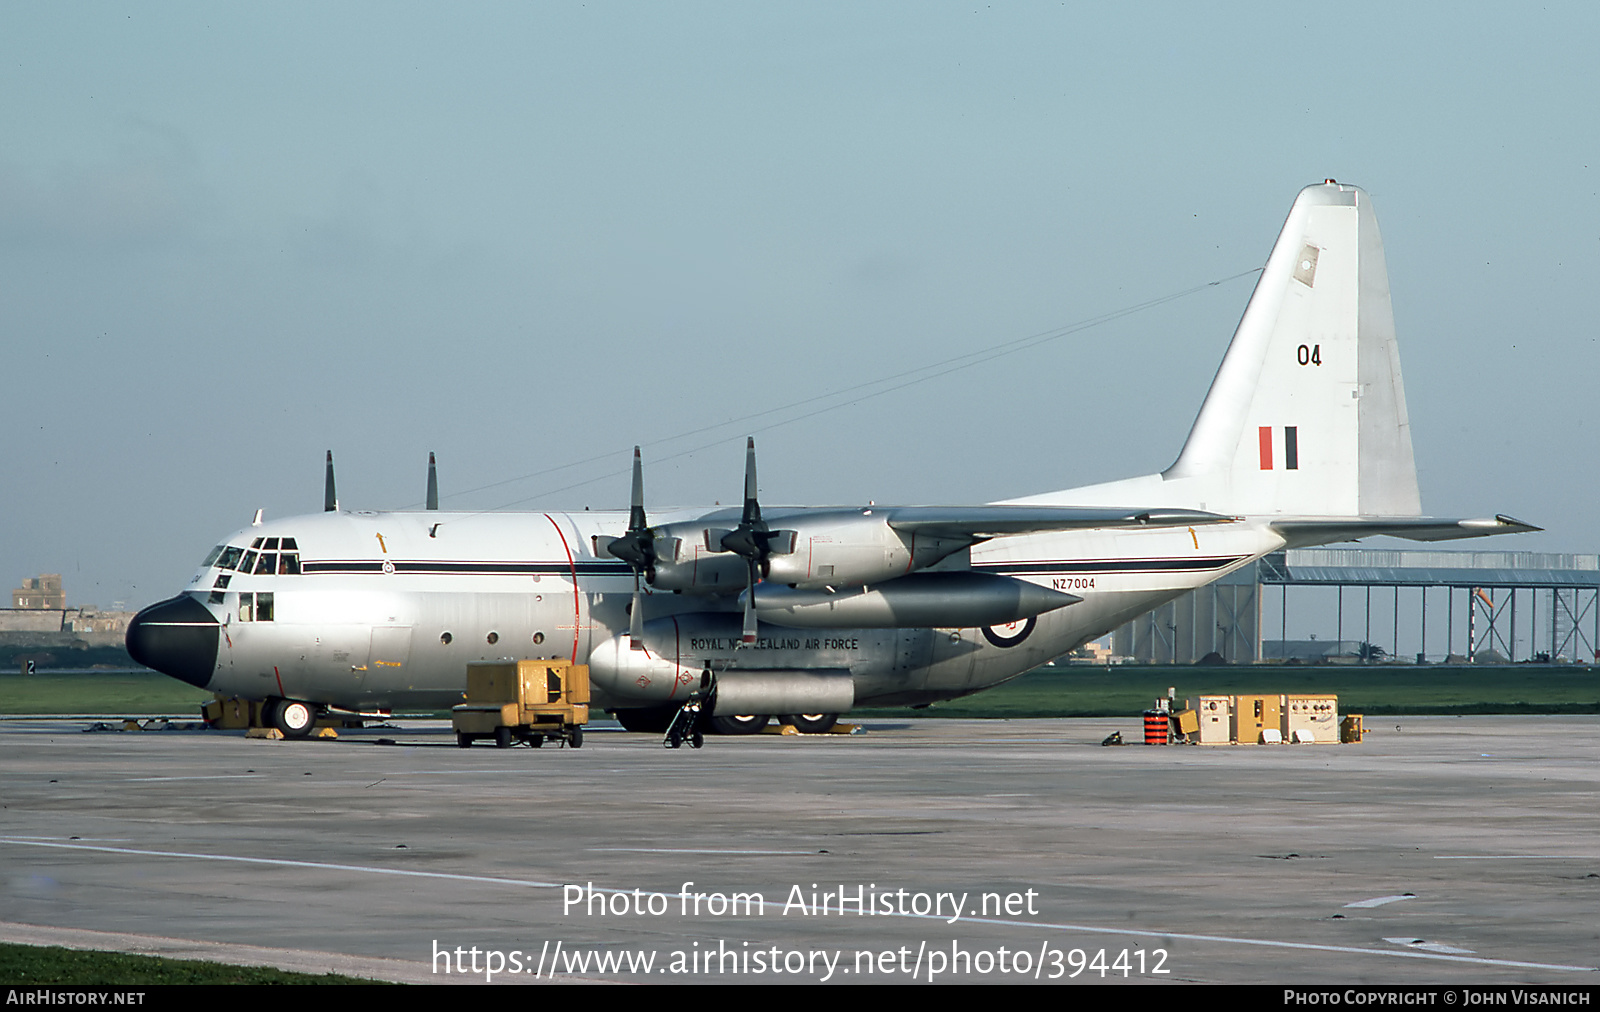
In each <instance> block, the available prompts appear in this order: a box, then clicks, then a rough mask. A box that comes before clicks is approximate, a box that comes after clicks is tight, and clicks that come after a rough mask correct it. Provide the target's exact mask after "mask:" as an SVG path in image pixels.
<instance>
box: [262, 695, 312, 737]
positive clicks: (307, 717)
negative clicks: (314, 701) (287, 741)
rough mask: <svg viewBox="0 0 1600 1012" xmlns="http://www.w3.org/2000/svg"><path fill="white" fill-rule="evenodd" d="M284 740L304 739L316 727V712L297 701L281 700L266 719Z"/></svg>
mask: <svg viewBox="0 0 1600 1012" xmlns="http://www.w3.org/2000/svg"><path fill="white" fill-rule="evenodd" d="M268 719H269V720H271V721H272V726H273V727H275V728H277V729H278V730H279V731H282V732H283V736H284V737H285V738H304V737H305V736H306V735H308V734H310V733H311V732H312V731H313V730H315V729H316V726H317V711H316V710H315V709H314V708H313V707H312V706H311V704H310V703H302V702H300V700H298V699H281V700H279V701H278V703H277V705H276V706H274V707H272V712H271V715H270V716H269V718H268Z"/></svg>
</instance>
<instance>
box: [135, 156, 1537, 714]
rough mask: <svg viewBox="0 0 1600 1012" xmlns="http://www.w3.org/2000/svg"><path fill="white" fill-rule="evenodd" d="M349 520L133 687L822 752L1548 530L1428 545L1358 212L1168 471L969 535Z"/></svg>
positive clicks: (146, 632)
mask: <svg viewBox="0 0 1600 1012" xmlns="http://www.w3.org/2000/svg"><path fill="white" fill-rule="evenodd" d="M755 489H756V485H755V449H754V444H753V442H752V443H751V444H750V446H749V449H748V455H747V462H746V484H745V503H744V506H743V508H742V509H739V510H734V509H725V510H719V509H711V510H677V511H674V512H672V513H671V514H670V515H655V516H651V515H649V514H647V513H646V511H645V507H644V495H643V487H642V475H641V471H640V468H639V466H638V454H637V451H635V468H634V489H633V504H632V509H631V510H629V511H628V512H587V511H585V512H580V513H447V512H441V511H439V510H438V509H437V491H436V485H435V484H434V482H433V480H432V471H431V468H430V483H429V502H428V505H429V507H430V508H429V509H427V510H424V511H421V512H410V513H376V512H366V511H359V510H358V511H345V510H340V509H338V508H337V503H336V501H335V499H334V496H333V477H332V457H331V455H330V457H329V471H328V490H327V491H328V495H327V503H326V507H327V508H326V509H325V511H324V512H323V513H321V514H314V515H310V516H300V517H292V518H289V519H285V520H275V521H270V522H264V521H262V520H261V518H260V514H257V517H256V522H255V523H253V524H252V525H251V526H249V527H246V528H245V529H243V530H241V531H238V532H237V533H235V534H233V535H231V536H229V537H228V538H227V540H226V541H224V542H223V544H221V545H219V546H218V547H217V548H216V549H215V550H213V551H212V552H211V554H210V555H209V556H207V557H206V560H205V563H204V564H203V565H202V566H201V568H200V571H199V572H198V573H196V574H195V577H194V579H193V580H192V581H191V582H190V584H189V586H188V587H187V588H186V589H185V590H184V591H183V593H181V594H179V595H178V596H177V597H174V598H172V599H170V600H167V601H162V602H160V603H159V604H155V605H151V606H150V607H148V608H146V609H144V610H143V611H141V612H140V613H139V614H138V616H137V617H135V619H134V620H133V622H132V624H131V626H130V627H129V630H128V651H129V653H130V654H132V656H133V657H134V659H135V660H137V661H139V662H140V663H142V664H145V665H148V666H149V667H152V668H155V669H156V670H158V671H162V672H165V673H166V674H168V675H171V676H173V677H175V678H179V679H182V680H183V681H185V682H189V683H191V684H193V685H196V686H200V687H202V688H208V689H213V690H215V691H217V692H220V693H225V694H228V695H234V696H241V697H246V698H252V699H262V700H267V701H268V702H269V703H270V705H269V707H268V709H267V712H268V714H269V715H270V718H271V720H272V721H273V722H274V723H275V724H276V726H278V727H279V728H280V729H281V730H282V731H283V732H284V733H285V734H287V735H289V736H298V735H303V734H306V733H307V732H309V731H310V729H311V728H312V726H313V724H314V721H315V719H316V717H317V715H318V714H319V713H320V712H323V711H332V712H339V713H349V714H365V715H379V714H384V713H387V712H388V711H390V710H392V709H394V708H398V707H407V708H411V707H425V708H443V707H448V706H450V705H453V704H455V703H457V702H459V701H460V700H461V698H462V690H463V687H464V685H465V680H466V667H467V663H468V662H469V661H478V660H496V659H503V658H528V659H544V658H566V659H570V660H572V661H575V662H580V663H583V662H586V663H587V664H588V665H589V669H590V678H591V684H592V689H593V693H594V702H595V704H596V705H598V706H603V707H605V708H607V709H610V710H611V711H612V712H613V713H614V714H616V716H617V717H618V718H619V719H621V721H622V723H623V724H624V726H626V727H629V728H630V729H634V730H650V729H654V730H660V729H662V728H663V727H664V726H665V725H666V723H667V721H668V720H669V719H670V718H671V716H672V714H673V713H674V712H675V711H676V709H677V708H678V707H679V706H680V705H681V704H682V702H683V701H684V699H685V697H686V696H688V695H689V693H690V692H692V691H694V690H696V689H697V688H699V687H700V685H701V682H702V675H703V673H704V672H705V671H707V670H710V671H712V672H714V674H715V682H716V686H717V694H716V701H715V704H714V705H715V713H714V714H713V722H714V727H716V729H718V730H721V731H724V732H735V733H736V732H740V731H754V730H758V729H759V728H760V727H761V726H763V725H765V724H766V723H767V719H768V716H769V715H783V716H784V718H785V719H787V720H795V721H796V722H797V723H799V724H800V725H802V726H803V727H808V728H812V729H822V728H826V727H827V726H829V725H831V724H832V723H833V721H834V720H835V719H836V717H837V716H838V715H839V714H841V713H844V712H846V711H848V710H850V709H851V708H853V707H857V706H895V705H913V706H914V705H921V704H927V703H930V702H933V701H935V700H941V699H950V698H954V697H956V696H962V695H966V694H968V693H972V692H977V691H979V690H981V689H985V688H988V687H990V686H993V685H997V684H999V683H1001V682H1004V681H1006V680H1007V679H1010V678H1014V677H1016V676H1017V675H1019V674H1021V673H1023V672H1024V671H1027V670H1029V669H1030V668H1033V667H1035V666H1037V665H1039V664H1041V663H1043V662H1045V661H1048V660H1050V659H1052V658H1055V657H1059V656H1061V655H1062V654H1065V653H1067V652H1068V651H1071V650H1073V649H1076V648H1077V647H1079V646H1081V645H1082V644H1084V643H1086V642H1088V641H1089V640H1091V639H1094V638H1096V637H1099V636H1102V635H1104V634H1105V633H1107V632H1109V631H1110V630H1112V629H1114V628H1116V627H1117V626H1119V625H1121V624H1122V623H1124V622H1126V621H1128V620H1129V619H1131V618H1133V617H1135V616H1137V615H1139V614H1141V613H1143V612H1146V611H1149V610H1150V609H1151V608H1154V607H1156V606H1158V605H1160V604H1162V603H1163V602H1166V601H1168V600H1171V599H1172V598H1175V597H1177V596H1179V595H1180V594H1183V593H1185V592H1187V591H1190V590H1193V589H1195V588H1196V587H1200V586H1203V585H1204V584H1206V583H1209V582H1210V581H1212V580H1215V579H1217V578H1218V577H1220V576H1223V575H1224V574H1226V573H1229V572H1232V571H1233V570H1235V569H1238V568H1239V567H1241V566H1245V565H1248V564H1250V563H1251V562H1253V561H1255V560H1256V559H1258V558H1260V557H1261V556H1263V555H1266V554H1267V553H1269V552H1273V551H1277V550H1279V549H1282V548H1285V547H1290V548H1294V547H1301V546H1306V545H1316V544H1325V543H1328V542H1335V541H1348V540H1353V539H1356V538H1361V537H1366V536H1368V535H1375V534H1391V535H1398V536H1400V537H1404V538H1410V539H1413V540H1418V541H1435V540H1445V539H1450V538H1465V537H1477V536H1481V535H1487V534H1500V533H1511V532H1519V531H1528V530H1536V529H1537V528H1533V527H1530V526H1529V525H1527V524H1523V523H1520V522H1518V521H1516V520H1512V519H1510V518H1508V517H1503V516H1497V517H1492V518H1487V519H1480V520H1456V519H1435V518H1429V517H1424V516H1422V515H1421V513H1422V510H1421V502H1420V498H1419V495H1418V492H1417V477H1416V468H1415V465H1414V463H1413V461H1412V453H1411V430H1410V424H1409V421H1408V419H1407V415H1406V403H1405V393H1404V389H1403V387H1402V385H1401V380H1400V359H1399V354H1398V349H1397V347H1396V343H1395V335H1394V318H1393V314H1392V312H1391V309H1390V302H1389V281H1388V273H1387V269H1386V267H1385V265H1384V255H1383V245H1382V240H1381V239H1380V238H1379V235H1378V222H1377V218H1376V217H1375V216H1374V215H1373V211H1372V204H1371V201H1370V199H1369V198H1368V196H1367V194H1366V193H1365V192H1364V191H1362V190H1360V189H1358V188H1356V187H1353V186H1345V185H1340V184H1338V183H1336V182H1334V181H1332V180H1329V181H1328V182H1326V183H1325V184H1322V185H1317V186H1309V187H1306V188H1305V189H1304V190H1302V191H1301V192H1300V195H1299V198H1298V199H1297V200H1296V201H1295V203H1294V207H1293V209H1291V210H1290V212H1289V218H1288V221H1287V222H1286V223H1285V224H1284V227H1283V231H1282V233H1281V234H1280V235H1279V237H1278V241H1277V244H1276V245H1275V246H1274V247H1273V250H1272V255H1271V257H1270V258H1269V259H1268V261H1267V264H1266V267H1265V268H1264V269H1263V271H1262V274H1261V278H1260V280H1259V281H1258V282H1257V284H1256V288H1255V291H1254V293H1253V294H1252V295H1251V297H1250V302H1249V305H1248V306H1247V307H1246V309H1245V312H1244V316H1243V318H1242V319H1241V320H1240V323H1239V327H1238V330H1237V331H1236V332H1235V333H1234V336H1233V341H1232V343H1231V344H1230V345H1229V346H1228V351H1227V354H1226V356H1225V357H1224V359H1223V361H1222V366H1221V368H1219V369H1218V370H1217V375H1216V378H1215V379H1214V380H1213V381H1212V384H1211V389H1210V391H1209V392H1208V393H1207V395H1206V399H1205V402H1204V404H1202V405H1201V408H1200V414H1199V416H1198V418H1197V419H1196V420H1195V423H1194V428H1193V429H1192V430H1191V431H1190V433H1189V438H1188V440H1187V442H1185V444H1184V446H1183V451H1182V453H1181V454H1180V455H1179V456H1178V459H1177V462H1176V463H1174V464H1173V465H1172V466H1171V467H1169V468H1167V470H1165V471H1163V472H1161V473H1160V474H1152V475H1147V476H1145V477H1142V478H1132V479H1129V480H1126V481H1117V482H1111V483H1109V484H1103V485H1092V486H1088V487H1085V488H1076V489H1070V490H1067V491H1062V492H1049V493H1046V494H1043V495H1038V496H1032V497H1029V498H1025V499H1017V500H1012V501H1009V502H1002V503H993V504H988V505H981V506H970V507H961V506H951V507H944V506H940V507H930V506H910V507H898V506H893V507H884V506H872V505H869V506H865V507H851V508H839V507H826V508H815V509H801V508H783V509H772V510H768V511H766V512H763V511H762V509H761V507H760V504H759V503H758V502H757V497H756V491H755Z"/></svg>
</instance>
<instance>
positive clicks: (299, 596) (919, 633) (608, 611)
mask: <svg viewBox="0 0 1600 1012" xmlns="http://www.w3.org/2000/svg"><path fill="white" fill-rule="evenodd" d="M706 512H709V511H684V512H682V513H680V514H675V516H677V517H681V518H690V517H695V516H701V515H704V513H706ZM653 519H654V518H653ZM662 519H671V518H662ZM626 525H627V515H626V514H625V513H620V512H587V511H586V512H582V513H522V514H504V513H494V514H481V513H480V514H472V513H467V514H459V513H442V512H419V513H366V512H354V513H352V512H330V513H323V514H311V515H307V516H301V517H293V518H289V519H285V520H281V521H274V522H270V523H264V524H259V525H255V526H251V527H247V528H245V529H244V530H241V531H239V532H237V533H236V534H234V535H233V536H232V537H230V538H229V539H228V540H227V541H226V542H225V544H226V545H227V546H232V547H237V548H240V549H243V550H244V551H245V552H247V553H248V552H250V551H252V546H256V547H255V549H254V550H255V551H257V552H259V551H261V550H262V549H261V546H266V545H272V544H274V543H276V544H286V543H288V542H286V541H284V539H293V543H294V545H295V547H296V550H297V565H296V566H294V567H290V566H289V565H288V564H287V562H284V563H280V564H274V565H273V566H272V567H271V569H272V572H270V573H268V572H259V573H257V572H251V573H245V572H240V571H238V569H237V568H235V569H234V570H231V571H230V570H223V569H219V568H217V566H215V565H211V566H207V567H206V568H204V569H202V570H201V571H200V572H198V573H197V574H196V575H195V577H194V579H193V581H192V582H191V583H190V585H189V587H188V588H187V589H186V593H187V594H189V595H190V596H192V597H193V598H195V599H196V600H198V601H199V602H201V603H203V604H204V605H205V607H206V609H207V610H208V611H209V612H210V613H211V615H212V616H213V617H214V618H215V619H216V621H217V622H218V623H220V625H221V632H222V635H221V638H220V640H219V644H218V650H217V659H216V667H215V671H214V673H213V675H212V678H211V680H210V683H209V684H208V685H207V686H206V687H207V688H210V689H212V690H214V691H217V692H221V693H225V694H229V695H238V696H244V697H250V698H269V697H281V698H290V699H301V700H306V701H310V702H315V703H322V704H327V705H330V706H334V707H339V708H342V709H349V710H356V711H362V712H372V711H383V710H392V709H395V708H400V707H430V708H431V707H445V706H449V705H452V704H454V703H456V702H459V701H460V700H461V698H462V692H463V689H464V686H465V679H466V666H467V664H468V663H469V662H472V661H483V660H499V659H504V658H513V659H524V658H527V659H535V658H565V659H569V660H573V661H576V662H579V663H588V664H590V665H591V680H592V684H593V689H594V694H595V703H596V704H597V705H600V706H608V707H613V708H625V707H650V706H661V705H667V704H671V703H672V702H673V701H675V700H681V699H682V698H683V696H684V695H686V694H687V692H688V691H689V690H690V689H692V688H693V687H694V686H695V685H697V684H698V682H699V675H700V672H701V671H702V670H703V669H704V668H705V667H706V666H707V664H708V663H709V664H710V666H711V667H712V668H713V669H714V670H717V671H724V670H746V671H764V670H784V671H796V670H810V669H824V670H832V671H838V670H846V671H848V672H849V673H850V675H851V678H852V680H853V681H854V685H855V704H856V705H857V706H863V705H897V704H898V705H904V704H911V705H915V704H922V703H928V702H933V701H935V700H940V699H948V698H952V697H955V696H961V695H965V694H967V693H970V692H975V691H978V690H980V689H983V688H987V687H989V686H992V685H995V684H998V683H999V682H1003V681H1005V680H1007V679H1009V678H1013V677H1015V676H1017V675H1019V674H1021V673H1022V672H1024V671H1027V670H1029V669H1030V668H1033V667H1035V666H1037V665H1039V664H1041V663H1043V662H1045V661H1047V660H1050V659H1052V658H1055V657H1058V656H1061V655H1062V654H1065V653H1067V652H1068V651H1071V650H1073V649H1075V648H1077V647H1078V646H1080V645H1082V644H1083V643H1085V642H1087V641H1089V640H1091V639H1094V638H1095V637H1098V636H1101V635H1103V634H1105V633H1106V632H1108V631H1110V630H1111V629H1113V628H1115V627H1116V626H1118V625H1120V624H1121V623H1123V622H1125V621H1127V620H1128V619H1130V618H1132V617H1134V616H1136V615H1138V614H1140V613H1142V612H1144V611H1147V610H1149V609H1150V608H1152V607H1155V606H1156V605H1158V604H1160V603H1162V602H1164V601H1166V600H1168V599H1171V598H1172V597H1175V596H1177V595H1179V594H1181V593H1183V592H1185V591H1188V590H1191V589H1193V588H1195V587H1198V586H1201V585H1203V584H1205V583H1208V582H1210V581H1212V580H1214V579H1216V578H1217V577H1219V576H1221V575H1223V574H1224V573H1226V572H1229V571H1231V570H1233V569H1236V568H1238V567H1239V566H1242V565H1244V564H1246V563H1248V562H1250V561H1252V560H1254V559H1256V558H1258V557H1259V556H1261V555H1263V554H1265V553H1266V552H1269V551H1272V550H1275V549H1277V548H1279V547H1281V546H1282V544H1283V540H1282V538H1281V537H1279V536H1278V535H1277V534H1275V533H1274V532H1273V531H1272V530H1271V529H1270V528H1268V527H1266V526H1265V525H1264V524H1253V523H1250V522H1239V523H1231V524H1223V525H1218V526H1210V527H1196V528H1193V529H1190V528H1169V529H1152V530H1137V531H1128V532H1110V531H1088V532H1070V533H1053V534H1042V535H1029V536H1018V537H1010V538H1002V539H997V540H995V541H990V542H986V543H983V544H980V545H978V546H976V547H974V548H973V549H971V551H970V565H971V568H972V569H973V570H974V571H980V572H989V573H997V574H1001V575H1007V576H1014V577H1017V578H1019V579H1023V580H1027V581H1030V582H1033V583H1037V584H1039V585H1041V586H1044V587H1048V588H1052V589H1057V590H1062V591H1066V592H1068V593H1071V594H1073V595H1075V596H1077V597H1080V598H1082V599H1083V600H1082V601H1081V602H1079V603H1077V604H1074V605H1071V606H1070V607H1066V608H1061V609H1059V610H1055V611H1050V612H1046V613H1044V614H1041V615H1039V616H1037V617H1036V618H1033V619H1028V620H1025V621H1022V622H1017V623H1013V624H1012V625H1010V626H995V627H988V628H975V629H948V628H941V629H926V628H906V629H844V628H841V629H816V628H808V629H788V628H784V627H781V626H777V625H772V624H770V623H765V622H763V623H762V624H761V627H760V636H759V637H758V639H757V641H756V643H754V644H753V645H741V643H740V606H739V603H738V598H737V594H738V593H739V591H740V590H741V589H742V588H739V587H734V588H730V591H729V593H728V594H726V595H720V596H717V595H701V594H696V595H690V594H673V593H663V592H659V591H657V592H655V593H647V594H646V595H645V596H644V598H643V600H644V617H645V619H646V626H645V630H646V631H645V635H644V640H645V649H635V648H634V647H633V646H632V644H631V642H630V637H629V635H628V629H629V615H628V608H629V605H630V601H631V599H632V595H633V590H634V577H633V573H632V571H631V570H630V569H629V568H628V567H627V566H626V565H625V564H623V563H621V562H619V561H617V560H616V559H613V558H609V557H607V556H605V555H604V554H603V546H604V544H605V543H606V540H607V539H609V538H612V537H616V536H617V535H619V534H620V533H622V531H623V530H624V528H625V527H626ZM272 539H276V542H274V541H273V540H272ZM284 554H287V553H284ZM244 558H249V556H248V555H246V556H244ZM225 559H226V555H224V560H225ZM965 562H966V557H965V555H963V556H961V557H959V558H958V559H957V560H953V563H952V564H954V565H962V564H964V563H965ZM235 565H236V566H238V565H241V563H240V562H238V561H236V563H235ZM251 568H252V569H263V568H264V567H263V566H262V564H261V563H260V561H259V557H258V561H257V563H256V564H255V565H253V566H251ZM293 568H297V569H298V570H299V571H298V573H295V572H293V571H292V569H293ZM222 577H227V579H226V580H225V581H222V580H221V578H222ZM219 582H225V583H226V586H225V587H218V586H217V584H218V583H219ZM262 594H270V595H271V598H270V602H271V603H270V610H267V609H266V607H265V604H264V601H262V600H261V599H260V595H262ZM241 600H243V602H244V603H245V605H246V606H245V607H243V608H241ZM267 615H270V618H265V619H264V616H267Z"/></svg>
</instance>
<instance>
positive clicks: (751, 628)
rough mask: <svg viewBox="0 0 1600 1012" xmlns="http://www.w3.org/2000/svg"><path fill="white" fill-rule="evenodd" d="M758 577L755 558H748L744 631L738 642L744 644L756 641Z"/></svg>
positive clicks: (750, 644) (749, 644)
mask: <svg viewBox="0 0 1600 1012" xmlns="http://www.w3.org/2000/svg"><path fill="white" fill-rule="evenodd" d="M758 579H759V576H758V574H757V573H756V560H755V559H751V560H750V589H749V590H747V591H745V595H744V632H743V635H742V636H741V637H740V642H741V643H742V644H743V645H744V646H747V647H748V646H752V645H754V644H755V641H756V582H757V580H758Z"/></svg>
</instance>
